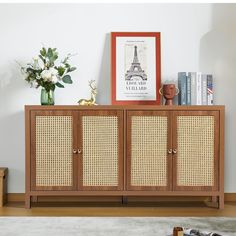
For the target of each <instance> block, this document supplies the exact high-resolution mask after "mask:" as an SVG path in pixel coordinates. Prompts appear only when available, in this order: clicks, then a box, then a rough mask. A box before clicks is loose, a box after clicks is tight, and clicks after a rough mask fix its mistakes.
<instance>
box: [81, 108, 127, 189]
mask: <svg viewBox="0 0 236 236" xmlns="http://www.w3.org/2000/svg"><path fill="white" fill-rule="evenodd" d="M79 124H80V128H79V130H80V131H79V133H81V137H82V139H80V144H79V148H80V149H81V151H82V153H81V154H80V159H79V160H80V162H79V163H80V168H79V170H80V171H79V173H80V174H79V189H83V190H122V189H123V112H122V111H80V112H79Z"/></svg>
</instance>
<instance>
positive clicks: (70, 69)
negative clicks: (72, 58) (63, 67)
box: [67, 67, 76, 72]
mask: <svg viewBox="0 0 236 236" xmlns="http://www.w3.org/2000/svg"><path fill="white" fill-rule="evenodd" d="M74 70H76V67H70V68H69V69H68V70H67V72H72V71H74Z"/></svg>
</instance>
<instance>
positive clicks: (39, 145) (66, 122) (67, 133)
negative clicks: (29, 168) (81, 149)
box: [36, 116, 72, 186]
mask: <svg viewBox="0 0 236 236" xmlns="http://www.w3.org/2000/svg"><path fill="white" fill-rule="evenodd" d="M71 185H72V117H71V116H36V186H71Z"/></svg>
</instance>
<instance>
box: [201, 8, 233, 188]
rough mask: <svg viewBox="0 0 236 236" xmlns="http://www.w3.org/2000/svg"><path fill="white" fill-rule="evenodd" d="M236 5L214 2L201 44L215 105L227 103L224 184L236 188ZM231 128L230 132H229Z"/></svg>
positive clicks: (203, 67) (203, 61)
mask: <svg viewBox="0 0 236 236" xmlns="http://www.w3.org/2000/svg"><path fill="white" fill-rule="evenodd" d="M235 25H236V4H213V7H212V30H211V31H210V32H208V33H207V34H206V35H204V36H203V37H202V39H201V44H200V57H199V60H200V61H199V65H200V70H201V71H204V72H208V73H212V74H213V76H214V84H213V85H214V101H215V104H216V105H217V104H223V105H225V106H226V121H225V126H226V135H225V144H226V146H225V157H226V158H225V164H226V165H225V166H226V169H227V170H229V171H227V172H226V174H225V179H226V181H225V183H227V185H226V186H225V188H226V191H227V189H234V190H235V186H233V185H234V184H233V183H232V181H230V180H231V179H235V178H236V175H235V171H233V169H232V168H231V167H232V166H233V165H236V160H235V158H234V145H235V144H234V140H235V139H236V135H235V132H232V130H236V122H235V120H236V105H235V101H236V90H235V89H236V27H235ZM230 131H231V132H230Z"/></svg>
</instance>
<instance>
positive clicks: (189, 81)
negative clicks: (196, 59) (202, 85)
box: [187, 75, 191, 105]
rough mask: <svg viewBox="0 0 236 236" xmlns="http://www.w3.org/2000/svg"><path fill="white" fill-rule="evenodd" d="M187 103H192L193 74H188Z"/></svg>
mask: <svg viewBox="0 0 236 236" xmlns="http://www.w3.org/2000/svg"><path fill="white" fill-rule="evenodd" d="M187 105H191V76H189V75H188V76H187Z"/></svg>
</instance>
